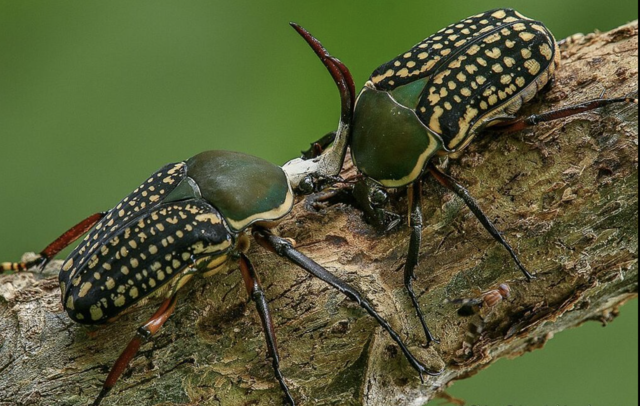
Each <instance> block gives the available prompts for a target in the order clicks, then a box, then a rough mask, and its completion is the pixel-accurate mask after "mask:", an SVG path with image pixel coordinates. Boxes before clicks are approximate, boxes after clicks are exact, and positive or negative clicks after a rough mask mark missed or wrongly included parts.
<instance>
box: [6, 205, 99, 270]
mask: <svg viewBox="0 0 640 406" xmlns="http://www.w3.org/2000/svg"><path fill="white" fill-rule="evenodd" d="M105 214H107V213H106V212H103V213H96V214H94V215H91V216H89V217H87V218H86V219H84V220H82V221H81V222H79V223H78V224H76V225H75V226H73V227H71V228H70V229H69V230H67V231H65V233H64V234H62V235H61V236H60V237H58V238H56V240H55V241H54V242H52V243H51V244H49V245H47V247H46V248H45V249H43V250H42V251H41V252H40V254H38V258H36V259H34V260H32V261H28V262H4V263H2V264H0V274H1V273H3V272H5V271H26V270H27V269H30V268H32V267H34V266H39V267H40V268H41V269H42V268H44V266H45V265H46V264H47V263H48V262H49V261H51V259H53V257H55V256H56V255H58V253H59V252H60V251H62V250H63V249H65V248H66V247H68V246H69V245H70V244H72V243H73V242H74V241H76V240H77V239H78V238H80V237H81V236H82V235H83V234H84V233H86V232H87V231H89V230H90V229H91V228H92V227H93V226H94V225H96V223H97V222H98V221H100V220H101V219H102V218H103V217H104V216H105Z"/></svg>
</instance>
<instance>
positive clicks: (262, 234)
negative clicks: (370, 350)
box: [253, 227, 442, 382]
mask: <svg viewBox="0 0 640 406" xmlns="http://www.w3.org/2000/svg"><path fill="white" fill-rule="evenodd" d="M253 236H254V238H255V239H256V241H257V242H258V244H260V245H262V246H263V247H264V248H266V249H268V250H269V251H272V252H275V253H276V254H278V255H280V256H281V257H285V258H287V259H288V260H289V261H291V262H293V263H294V264H296V265H298V266H299V267H300V268H302V269H304V270H305V271H307V272H309V273H310V274H311V275H313V276H315V277H316V278H318V279H320V280H322V281H323V282H325V283H327V284H328V285H330V286H332V287H333V288H335V289H337V290H339V291H340V292H341V293H342V294H343V295H345V296H346V297H347V298H349V299H350V300H353V301H354V302H356V303H358V304H359V305H360V307H362V308H363V309H364V310H365V311H366V312H367V313H369V315H370V316H371V317H373V318H374V319H376V321H377V322H378V324H380V325H381V326H382V327H383V328H384V329H385V330H387V332H388V333H389V335H390V336H391V338H392V339H393V341H395V342H396V343H397V344H398V346H399V347H400V349H401V350H402V352H403V353H404V355H405V357H406V358H407V360H408V361H409V364H411V366H412V367H413V368H414V369H415V370H416V371H418V374H419V375H420V380H422V381H423V382H424V377H423V374H427V375H430V376H438V375H440V374H441V373H442V371H431V370H429V369H427V368H426V367H425V366H424V365H422V363H420V361H418V360H417V359H416V358H415V357H414V356H413V354H411V352H410V351H409V349H408V348H407V347H406V346H405V344H404V342H403V341H402V339H401V338H400V336H399V335H398V333H396V332H395V330H394V329H393V327H391V325H390V324H389V323H388V322H387V321H386V320H385V319H383V318H382V316H380V315H379V314H378V312H376V310H375V309H374V308H373V306H372V305H371V303H369V302H368V301H367V300H366V299H365V298H364V297H363V296H362V295H361V294H360V292H358V291H357V290H356V289H355V288H353V287H352V286H351V285H349V284H348V283H346V282H345V281H343V280H342V279H340V278H338V277H337V276H335V275H333V274H332V273H331V272H329V271H328V270H326V269H325V268H323V267H322V266H321V265H319V264H318V263H317V262H315V261H313V260H312V259H310V258H309V257H307V256H305V255H304V254H302V253H301V252H300V251H298V250H296V249H295V248H293V246H292V245H291V243H290V242H289V241H287V240H286V239H284V238H282V237H278V236H276V235H274V234H273V233H271V232H270V231H269V230H266V229H264V228H259V227H256V228H254V230H253Z"/></svg>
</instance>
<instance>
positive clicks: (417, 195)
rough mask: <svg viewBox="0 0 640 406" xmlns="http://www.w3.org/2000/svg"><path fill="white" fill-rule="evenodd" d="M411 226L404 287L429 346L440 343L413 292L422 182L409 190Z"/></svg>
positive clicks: (420, 230)
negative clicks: (432, 343) (428, 324)
mask: <svg viewBox="0 0 640 406" xmlns="http://www.w3.org/2000/svg"><path fill="white" fill-rule="evenodd" d="M409 207H410V211H409V226H410V227H411V239H410V240H409V253H408V254H407V262H406V263H405V265H404V286H405V288H406V289H407V292H408V293H409V297H410V298H411V302H412V303H413V307H414V308H415V309H416V313H417V315H418V318H419V319H420V324H422V328H423V330H424V333H425V335H426V337H427V345H429V343H431V342H435V343H439V341H438V340H437V339H436V338H435V337H433V334H431V331H430V330H429V327H427V322H426V321H425V320H424V314H423V313H422V309H420V303H418V299H417V298H416V294H415V293H414V291H413V281H414V280H416V279H417V278H416V274H415V268H416V266H418V259H419V256H420V245H421V242H422V186H421V184H420V181H417V182H414V183H413V184H412V185H411V187H410V188H409Z"/></svg>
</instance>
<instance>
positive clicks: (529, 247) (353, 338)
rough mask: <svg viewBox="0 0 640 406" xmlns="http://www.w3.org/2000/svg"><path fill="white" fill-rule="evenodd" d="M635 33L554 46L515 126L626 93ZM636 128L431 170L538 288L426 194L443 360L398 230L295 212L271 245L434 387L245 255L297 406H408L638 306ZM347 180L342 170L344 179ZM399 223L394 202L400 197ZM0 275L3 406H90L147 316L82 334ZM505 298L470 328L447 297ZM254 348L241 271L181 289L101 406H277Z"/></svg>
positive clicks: (280, 268) (265, 260)
mask: <svg viewBox="0 0 640 406" xmlns="http://www.w3.org/2000/svg"><path fill="white" fill-rule="evenodd" d="M637 52H638V26H637V22H636V23H632V24H631V25H628V26H624V27H621V28H619V29H616V30H614V31H612V32H609V33H605V34H591V35H587V36H576V37H573V38H572V39H571V40H569V41H567V42H566V43H565V44H564V45H563V54H564V59H563V60H564V63H563V65H562V67H561V69H560V71H559V72H558V75H557V80H556V83H555V85H554V87H553V88H552V90H551V91H550V92H549V93H547V94H546V95H545V96H543V97H542V98H541V100H539V101H537V102H534V103H532V104H531V105H530V106H528V107H527V108H526V109H525V111H524V114H529V113H532V112H540V111H546V110H548V109H551V108H557V107H560V106H565V105H569V104H573V103H577V102H580V101H583V100H586V99H590V98H594V97H597V96H599V94H600V93H601V92H602V91H603V90H605V89H606V90H607V95H608V96H619V95H625V94H630V93H633V92H637V84H638V65H637V63H638V62H637V61H638V60H637V57H638V54H637ZM637 120H638V115H637V106H635V105H617V106H612V107H609V108H605V109H602V110H598V111H595V112H592V113H588V114H584V115H581V116H579V117H574V118H571V119H568V120H562V121H560V122H554V123H549V124H545V125H540V126H538V127H537V128H535V129H533V130H528V131H524V132H522V133H519V134H516V135H512V136H505V135H497V134H488V135H487V136H485V137H483V139H481V140H478V141H477V142H475V143H474V144H473V145H472V146H471V147H470V148H469V150H468V151H467V152H466V153H465V154H464V155H463V156H462V157H461V158H460V159H459V160H458V161H455V162H454V161H451V162H442V164H443V166H444V167H446V169H447V170H448V171H449V173H450V174H452V175H453V176H454V177H455V178H456V179H457V180H458V181H459V182H461V183H462V184H464V185H466V186H468V188H469V191H470V192H471V194H472V195H473V196H475V198H476V199H477V200H478V201H479V203H480V205H481V206H482V207H483V208H484V209H485V211H486V212H487V214H488V215H489V217H490V218H491V219H492V220H494V221H495V223H496V225H497V226H498V228H499V229H501V230H502V231H503V232H504V233H505V236H506V237H507V239H508V240H509V241H511V242H512V243H513V245H515V247H516V250H517V251H518V252H519V254H520V257H521V259H522V260H523V262H524V263H525V264H526V265H527V266H528V267H529V268H530V269H531V270H533V271H535V272H537V275H538V279H537V280H535V281H533V282H531V283H527V282H526V281H525V279H524V278H523V277H522V275H521V274H520V273H519V271H518V270H517V268H516V267H515V266H514V264H513V263H512V261H511V260H510V258H509V256H508V254H507V252H506V251H505V250H504V249H503V248H502V247H501V246H500V245H498V244H497V243H496V242H494V240H493V239H492V238H491V237H490V236H489V235H488V234H487V233H486V232H485V230H484V229H483V228H482V227H481V226H480V224H479V223H478V222H477V221H476V219H475V218H474V217H473V215H472V214H471V213H470V212H469V211H468V209H467V208H466V207H465V206H464V205H463V204H462V203H461V201H460V200H459V199H457V198H456V197H454V196H453V195H452V194H451V193H449V192H447V191H445V190H444V189H442V188H441V187H440V186H438V185H437V184H436V183H435V182H434V181H433V179H431V178H427V179H425V185H424V195H425V197H424V207H423V212H424V217H425V224H426V227H425V229H424V231H423V245H422V249H421V263H420V266H419V268H418V271H417V275H418V280H417V281H416V283H415V289H416V291H417V293H418V294H419V300H420V302H421V306H422V308H423V309H424V311H425V312H426V313H427V319H428V323H429V325H430V326H431V327H432V329H433V331H434V333H435V334H436V335H437V336H438V337H439V338H440V339H441V341H442V342H441V344H439V345H436V346H431V347H430V348H428V349H424V348H422V347H420V343H422V342H423V341H424V338H423V334H422V330H421V328H420V325H419V322H418V320H417V318H416V317H415V313H414V311H413V309H412V307H411V305H410V301H409V298H408V297H407V295H406V294H405V292H404V289H403V282H402V279H403V278H402V272H397V270H398V269H399V268H401V266H402V265H403V263H404V257H405V255H406V252H407V246H408V241H409V230H408V229H407V227H400V228H399V229H398V230H396V231H394V232H392V233H389V234H386V235H382V234H379V233H377V232H376V231H375V230H374V229H373V228H372V227H370V226H369V225H367V224H366V223H365V222H364V221H363V219H362V214H361V212H360V211H359V210H357V209H356V208H354V207H352V206H350V205H348V204H342V203H341V204H330V205H327V206H326V207H322V208H320V209H319V210H318V211H314V210H308V209H307V208H308V205H305V204H304V203H300V204H297V205H296V208H295V210H294V213H293V215H291V216H290V217H288V218H287V220H286V221H284V222H283V223H282V225H281V226H280V227H279V229H278V232H279V233H280V234H281V235H283V236H286V237H291V238H294V239H295V240H296V241H298V248H299V249H300V250H301V251H302V252H304V253H305V254H307V255H308V256H310V257H311V258H314V259H315V260H316V261H318V262H319V263H321V264H322V265H324V266H325V267H327V268H328V269H329V270H331V271H333V272H335V273H336V274H338V275H340V276H341V277H342V278H344V279H346V280H348V281H349V282H350V283H352V284H354V285H356V286H357V287H358V288H359V289H360V290H361V291H362V292H365V294H366V296H367V297H368V298H369V299H370V300H371V301H372V302H373V303H374V304H375V306H376V308H377V309H378V310H380V312H381V313H382V314H383V315H384V316H385V317H386V318H387V319H389V320H390V322H391V324H392V325H393V326H394V327H395V328H396V330H398V331H400V332H402V336H403V337H404V338H405V339H406V341H407V342H408V343H410V344H411V345H412V348H413V350H414V352H415V353H416V354H417V355H418V356H419V358H420V359H422V360H423V361H424V363H425V364H427V365H429V366H431V367H432V368H440V367H446V369H445V372H444V374H443V375H442V376H440V377H437V378H430V379H428V381H427V383H426V384H425V385H421V384H420V382H419V380H418V377H417V375H416V373H415V372H414V371H413V370H412V369H411V368H410V366H409V365H408V363H407V362H406V361H405V360H404V358H403V356H402V354H401V353H400V352H399V350H398V348H397V347H396V346H395V345H394V344H393V342H392V341H391V340H390V339H389V337H388V336H387V335H386V334H385V333H384V331H382V330H381V329H380V328H379V327H378V326H377V325H376V324H375V322H374V321H373V320H372V319H371V318H370V317H368V316H367V315H366V314H365V313H364V312H363V311H362V310H360V308H359V307H357V306H355V305H354V304H352V303H350V302H348V301H347V300H346V299H345V298H344V297H343V296H341V295H340V294H339V293H337V292H335V291H333V290H331V289H329V288H328V287H327V286H326V285H324V284H323V283H321V282H319V281H317V280H313V279H311V278H310V277H308V276H307V274H306V273H304V272H303V271H302V270H300V269H298V268H296V267H294V266H292V265H290V264H289V263H287V262H285V261H283V260H282V259H280V258H278V257H276V256H275V255H273V254H271V253H268V252H266V251H265V250H263V249H261V248H260V247H258V246H257V244H254V248H252V250H251V251H250V257H251V258H252V259H253V261H254V264H255V265H256V269H257V270H258V272H259V273H260V274H261V275H262V281H263V285H264V287H265V291H266V293H267V297H268V299H269V302H270V306H271V309H272V312H273V314H274V319H275V325H276V332H277V335H278V337H279V344H280V352H281V356H282V366H283V373H284V375H285V376H286V377H287V379H288V382H289V384H290V386H291V388H292V391H293V394H294V397H295V398H296V399H297V400H298V402H299V404H300V405H318V406H320V405H343V406H344V405H367V406H378V405H392V404H393V405H416V406H419V405H422V404H424V403H426V401H427V400H429V399H431V398H433V397H434V396H435V395H436V394H437V392H438V391H440V390H443V389H444V388H445V387H446V386H447V385H448V384H449V383H451V382H453V381H454V380H457V379H463V378H466V377H469V376H471V375H473V374H475V373H476V372H477V371H479V370H480V369H482V368H485V367H486V366H488V365H489V364H490V363H491V362H493V361H495V360H497V359H498V358H501V357H515V356H518V355H520V354H522V353H524V352H527V351H531V350H534V349H538V348H542V347H543V346H544V344H545V342H546V341H547V340H549V339H550V338H551V337H552V336H553V334H554V333H555V332H558V331H561V330H564V329H567V328H570V327H574V326H578V325H580V324H582V323H583V322H585V321H588V320H599V321H602V322H605V323H606V322H608V321H610V320H612V319H613V318H615V316H616V315H617V311H616V309H617V308H618V306H620V305H621V304H622V303H624V302H625V301H627V300H629V299H631V298H634V297H636V296H637V291H638V264H637V251H638V196H637V184H638V183H637V182H638V177H637V169H638V159H637V152H638V151H637V145H638V121H637ZM351 170H352V169H351ZM397 200H398V202H399V203H398V207H400V208H402V207H403V205H404V207H406V198H405V197H404V196H403V195H402V193H400V194H399V195H398V196H397ZM59 266H60V262H59V261H58V262H56V263H53V264H52V265H51V266H49V267H48V269H47V270H46V271H45V272H44V273H42V274H38V273H21V274H14V275H5V276H2V277H0V405H45V404H46V405H52V404H55V405H79V404H90V403H91V402H92V400H93V399H94V397H95V396H96V395H97V394H98V392H99V390H100V386H101V384H102V382H103V380H104V379H105V377H106V374H107V372H108V370H109V368H110V367H111V365H112V363H113V361H114V360H115V359H116V358H117V356H118V355H119V353H120V351H122V349H123V348H124V346H125V345H126V343H127V342H128V340H129V339H130V337H132V336H133V334H134V332H135V330H136V328H137V327H138V326H139V325H141V324H142V323H143V322H144V321H145V320H146V319H147V318H148V317H149V315H150V314H151V313H153V311H154V310H155V309H154V308H153V307H152V306H147V307H145V308H143V309H141V310H139V311H136V312H132V313H130V314H127V315H125V316H123V317H122V318H121V319H120V320H119V321H118V322H116V323H114V324H112V325H110V326H108V327H106V328H103V329H99V330H96V331H94V330H92V329H89V328H87V327H83V326H80V325H77V324H74V323H73V322H71V320H70V319H69V318H68V317H67V316H66V314H65V313H64V312H63V310H62V307H61V305H60V303H59V292H58V286H57V278H56V276H55V274H56V273H57V270H58V269H59ZM500 283H508V284H509V285H510V287H511V290H512V297H511V299H510V300H509V301H508V302H502V303H500V304H498V305H497V306H495V307H494V308H492V309H483V310H482V311H481V313H480V314H479V315H476V316H472V317H471V318H463V317H460V316H458V314H457V309H458V307H459V306H456V305H454V304H452V303H450V302H449V301H448V300H449V299H455V298H470V297H477V296H478V292H480V291H486V290H488V289H491V288H495V287H496V286H497V285H498V284H500ZM281 399H282V394H281V392H280V389H279V387H278V385H277V381H276V380H275V379H274V377H273V372H272V369H271V366H270V363H269V362H268V361H267V360H266V348H265V345H264V335H263V334H262V331H261V327H260V321H259V318H258V315H257V314H256V312H255V307H254V306H253V304H252V303H247V296H246V292H245V289H244V286H243V283H242V280H241V276H240V273H239V272H236V271H235V270H232V271H230V272H229V273H226V274H222V275H217V276H214V277H213V278H210V279H207V280H199V281H195V282H194V283H193V285H192V286H191V287H189V288H188V289H185V292H184V293H183V295H182V297H181V300H180V302H179V305H178V308H177V311H176V314H175V316H173V317H172V318H171V319H170V320H169V322H168V323H167V324H166V325H165V327H164V328H163V330H161V332H160V333H159V334H158V335H157V336H156V337H154V338H153V339H152V340H151V341H150V342H149V343H147V344H145V345H143V347H142V348H141V351H140V353H139V354H138V356H137V357H136V358H135V359H134V360H133V362H132V364H131V367H130V369H129V370H128V371H127V372H125V374H124V376H123V377H122V378H121V380H120V381H119V382H118V384H117V385H116V387H115V389H114V390H113V391H112V393H111V395H110V396H109V397H108V398H107V399H106V400H105V402H104V404H105V405H109V404H117V405H151V404H161V405H165V406H169V405H223V406H240V405H280V404H281Z"/></svg>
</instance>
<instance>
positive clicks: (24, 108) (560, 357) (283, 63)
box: [0, 0, 638, 406]
mask: <svg viewBox="0 0 640 406" xmlns="http://www.w3.org/2000/svg"><path fill="white" fill-rule="evenodd" d="M504 6H508V7H513V8H516V9H518V10H519V11H521V12H523V13H524V14H526V15H528V16H531V17H535V18H537V19H540V20H542V21H544V22H545V23H546V24H547V25H548V26H549V27H550V28H551V30H552V31H553V32H554V33H555V34H556V36H557V37H558V38H563V37H565V36H567V35H570V34H572V33H575V32H591V31H593V30H594V29H600V30H608V29H610V28H613V27H615V26H618V25H620V24H623V23H625V22H628V21H630V20H634V19H637V18H638V5H637V2H636V1H635V0H618V1H602V0H597V1H594V0H570V1H567V0H563V1H558V0H537V1H535V2H533V1H530V0H529V1H525V0H512V1H509V2H505V1H502V2H500V1H491V0H475V1H458V2H452V1H439V2H436V1H415V0H413V1H399V2H393V3H392V2H387V1H372V0H369V1H364V0H349V1H345V0H342V1H336V0H323V1H277V2H276V1H272V2H258V1H251V2H250V1H247V0H235V1H226V2H222V1H218V0H210V1H193V0H191V1H184V2H175V1H158V0H153V1H130V0H129V1H108V2H106V1H87V0H78V1H62V0H58V1H29V0H20V1H15V0H13V1H7V0H0V193H1V198H0V227H1V230H2V232H0V260H14V259H18V258H19V257H20V255H21V254H22V253H23V252H25V251H30V250H31V251H34V250H39V249H42V248H43V247H44V246H45V245H46V244H47V243H49V242H50V241H51V240H52V239H53V238H55V237H57V236H58V235H59V234H60V233H61V232H62V231H63V230H66V228H68V227H69V226H70V225H72V224H75V222H77V221H78V220H80V219H82V218H84V217H85V216H87V215H89V214H91V213H94V212H96V211H101V210H105V209H108V208H110V207H111V206H113V205H114V204H115V203H116V202H118V201H119V199H120V198H122V197H123V196H125V195H126V194H127V193H129V192H130V191H131V190H132V189H133V188H135V187H136V186H137V185H138V184H139V182H140V181H142V180H143V179H145V178H146V176H147V175H149V174H150V173H152V172H153V171H155V170H156V169H157V168H159V167H160V166H162V165H163V164H165V163H167V162H174V161H178V160H181V159H184V158H187V157H189V156H191V155H194V154H195V153H197V152H200V151H203V150H206V149H232V150H239V151H244V152H247V153H251V154H254V155H259V156H262V157H264V158H267V159H269V160H271V161H273V162H275V163H283V162H284V161H286V160H288V159H290V158H292V157H294V156H296V155H297V154H298V152H299V151H300V150H301V149H302V148H304V147H306V146H307V145H308V143H309V142H310V141H312V140H314V139H316V138H318V137H319V136H320V135H322V134H324V133H325V132H327V131H329V130H331V129H334V128H335V126H336V123H337V120H338V112H339V102H338V94H337V91H336V89H335V87H334V85H333V82H332V81H331V79H330V77H329V75H328V74H327V73H326V71H325V70H324V68H323V67H322V66H321V64H320V63H319V62H318V60H317V59H316V58H315V56H314V55H313V54H312V53H311V51H310V50H309V49H308V48H307V46H306V45H305V44H304V43H303V41H302V40H301V39H300V38H299V37H298V36H297V35H296V34H295V33H294V32H293V30H292V29H291V28H289V26H288V24H287V23H288V22H289V21H296V22H299V23H301V24H302V25H304V26H305V27H307V28H308V29H309V30H311V32H313V33H314V34H315V35H317V36H318V37H319V38H320V39H321V40H322V41H323V42H324V44H325V45H326V46H327V47H328V48H329V50H330V51H331V52H332V53H333V54H334V55H336V56H338V57H340V58H341V59H342V60H343V61H345V62H346V64H347V65H348V66H349V67H350V68H351V70H352V72H353V74H354V77H355V79H356V83H357V84H359V85H362V83H364V80H365V79H366V78H367V77H368V75H369V74H370V72H371V71H372V70H373V69H374V68H376V67H377V66H378V65H379V64H381V63H383V62H386V61H387V60H389V59H391V58H392V57H395V56H396V55H397V54H399V53H400V52H402V51H404V50H406V49H408V48H409V47H410V46H412V45H413V44H414V43H416V42H418V41H419V40H421V39H422V38H424V37H426V36H427V35H430V34H431V33H433V32H435V31H436V30H438V29H439V28H442V27H444V26H445V25H448V24H449V23H452V22H454V21H457V20H460V19H462V18H464V17H467V16H468V15H471V14H475V13H478V12H481V11H485V10H488V9H491V8H495V7H504ZM637 320H638V312H637V301H634V302H633V303H632V304H630V305H627V306H625V307H624V308H623V309H622V316H621V317H620V318H619V320H617V321H616V322H615V323H613V325H611V326H610V327H608V328H606V329H602V328H600V327H599V326H597V325H595V324H593V323H592V324H590V325H587V326H584V327H582V328H581V329H579V330H573V331H569V332H565V333H562V334H560V335H559V336H558V337H557V338H556V339H554V340H552V341H551V342H550V343H549V344H548V346H547V348H546V349H545V350H544V351H536V352H535V353H533V354H527V355H526V356H524V357H521V358H519V359H517V360H514V361H500V362H498V363H497V364H496V365H494V366H492V367H491V368H489V369H488V370H486V371H484V372H482V373H480V374H479V375H478V376H476V377H474V378H473V379H470V380H467V381H463V382H460V383H457V384H456V385H455V386H454V387H453V388H452V389H451V390H450V393H451V394H453V395H455V396H459V397H462V398H465V399H466V400H467V401H469V403H470V404H475V405H522V406H528V405H567V406H572V405H580V406H582V405H585V406H586V405H594V406H595V405H637V403H638V385H637V378H638V369H637V366H638V353H637V345H638V330H637V328H638V327H637Z"/></svg>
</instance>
